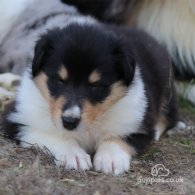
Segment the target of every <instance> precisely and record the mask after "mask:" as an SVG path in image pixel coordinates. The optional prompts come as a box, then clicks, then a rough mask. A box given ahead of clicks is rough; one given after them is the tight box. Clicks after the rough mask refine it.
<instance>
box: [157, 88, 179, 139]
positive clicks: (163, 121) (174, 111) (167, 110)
mask: <svg viewBox="0 0 195 195" xmlns="http://www.w3.org/2000/svg"><path fill="white" fill-rule="evenodd" d="M180 123H181V122H179V117H178V106H177V100H176V95H175V92H174V89H172V90H171V92H169V93H168V94H167V95H166V97H165V98H164V100H163V102H162V104H161V108H160V114H159V117H158V120H157V122H156V125H155V140H159V139H160V136H161V135H162V134H163V133H164V132H166V131H167V130H169V129H171V128H173V127H175V126H176V125H179V124H180Z"/></svg>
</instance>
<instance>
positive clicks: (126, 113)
mask: <svg viewBox="0 0 195 195" xmlns="http://www.w3.org/2000/svg"><path fill="white" fill-rule="evenodd" d="M176 121H177V105H176V100H175V94H174V89H173V74H172V67H171V65H170V60H169V56H168V54H167V52H166V50H165V49H164V48H162V47H161V46H160V45H159V44H158V43H156V42H155V41H154V40H153V39H152V38H150V37H149V36H148V35H147V34H145V33H144V32H141V31H138V30H131V29H126V28H117V27H114V26H103V25H96V24H87V23H83V24H79V23H74V22H72V23H71V24H69V25H67V26H66V27H64V28H63V29H59V28H56V29H53V30H49V31H48V32H47V33H45V34H43V35H42V36H41V37H40V39H39V40H38V41H37V44H36V47H35V54H34V58H33V62H32V66H31V67H29V69H28V70H27V71H26V72H25V73H24V75H23V78H22V81H21V85H20V87H19V88H18V91H17V95H16V101H15V102H14V103H13V104H12V105H11V107H10V109H9V110H7V113H6V114H5V116H4V131H5V134H6V135H7V137H8V138H10V139H15V140H16V141H17V142H18V143H20V144H21V146H23V147H29V146H30V145H29V143H30V144H37V145H38V146H39V147H41V148H42V147H44V146H45V147H47V148H48V149H49V150H50V151H51V153H52V154H53V155H54V156H55V159H56V164H58V165H62V166H64V167H65V168H66V169H76V170H77V169H79V170H89V169H91V168H92V166H93V167H94V169H95V170H96V171H101V172H104V173H113V174H115V175H118V174H122V173H123V172H125V171H128V169H129V166H130V162H131V160H132V157H133V156H134V155H136V154H140V153H142V152H143V151H144V150H145V149H146V148H147V146H148V145H149V144H150V143H151V141H152V140H154V139H156V140H157V139H158V138H159V136H160V135H161V134H162V133H163V132H164V131H166V130H167V129H168V128H171V127H173V126H174V125H175V123H176ZM94 153H95V155H94V158H93V159H91V157H90V155H91V154H94ZM92 162H93V163H92Z"/></svg>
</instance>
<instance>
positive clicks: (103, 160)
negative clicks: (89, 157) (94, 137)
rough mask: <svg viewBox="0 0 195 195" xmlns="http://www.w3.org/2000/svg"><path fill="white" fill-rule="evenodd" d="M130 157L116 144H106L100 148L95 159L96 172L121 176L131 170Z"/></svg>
mask: <svg viewBox="0 0 195 195" xmlns="http://www.w3.org/2000/svg"><path fill="white" fill-rule="evenodd" d="M130 160H131V157H130V155H129V154H128V153H127V152H126V151H124V150H123V149H122V148H121V147H120V146H118V145H117V144H115V143H105V144H103V145H101V146H100V147H99V148H98V151H97V152H96V155H95V157H94V167H95V170H96V171H101V172H104V173H107V174H114V175H120V174H122V173H124V172H126V171H128V170H129V167H130Z"/></svg>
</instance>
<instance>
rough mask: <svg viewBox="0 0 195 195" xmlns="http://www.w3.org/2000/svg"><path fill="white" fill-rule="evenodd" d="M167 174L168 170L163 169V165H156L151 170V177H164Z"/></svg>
mask: <svg viewBox="0 0 195 195" xmlns="http://www.w3.org/2000/svg"><path fill="white" fill-rule="evenodd" d="M169 174H170V171H169V169H167V168H165V166H164V165H163V164H157V165H155V166H153V167H152V168H151V175H152V176H153V177H166V176H168V175H169Z"/></svg>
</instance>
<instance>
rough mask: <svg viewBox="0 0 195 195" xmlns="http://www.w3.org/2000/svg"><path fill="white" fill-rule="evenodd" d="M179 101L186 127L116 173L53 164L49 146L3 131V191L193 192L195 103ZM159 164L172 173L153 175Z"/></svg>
mask: <svg viewBox="0 0 195 195" xmlns="http://www.w3.org/2000/svg"><path fill="white" fill-rule="evenodd" d="M180 106H181V107H182V109H181V113H182V114H181V115H182V118H183V119H184V121H185V122H186V124H187V125H188V126H187V128H186V130H185V131H182V132H180V134H178V133H176V134H171V135H165V136H163V137H162V138H161V140H160V141H158V142H156V143H153V144H152V145H151V147H150V149H149V150H148V151H146V153H145V154H143V155H142V156H140V157H138V158H137V159H134V160H133V162H132V165H131V168H130V170H129V172H128V173H125V174H123V175H121V176H117V177H114V176H111V175H105V174H102V173H97V172H95V171H93V170H91V171H87V172H78V171H73V170H72V171H66V170H64V169H63V168H62V167H56V166H55V165H54V163H53V159H52V157H51V156H50V155H49V152H48V151H45V152H43V151H40V150H39V149H38V148H36V146H32V148H31V149H23V148H20V147H19V146H16V145H15V144H13V143H10V142H9V141H8V140H5V139H4V138H3V137H2V136H1V135H0V145H1V147H0V194H1V195H7V194H8V195H12V194H13V195H15V194H21V195H23V194H24V195H35V194H36V195H37V194H52V195H53V194H54V195H61V194H67V195H72V194H82V195H85V194H90V195H104V194H109V195H115V194H117V195H125V194H134V195H135V194H140V195H142V194H157V193H158V194H160V195H161V194H195V163H194V162H195V108H193V107H191V106H189V105H188V104H187V105H186V103H185V102H184V103H181V105H180ZM157 164H162V165H164V166H165V168H166V169H168V170H169V172H170V173H169V175H168V176H159V175H158V176H153V175H152V174H151V168H152V167H153V166H155V165H157ZM159 178H160V179H161V180H160V179H159Z"/></svg>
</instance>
